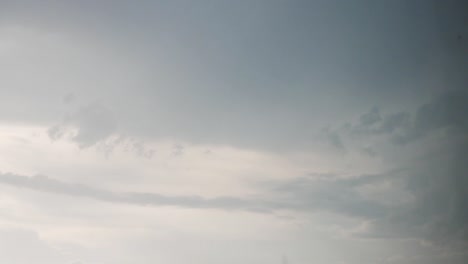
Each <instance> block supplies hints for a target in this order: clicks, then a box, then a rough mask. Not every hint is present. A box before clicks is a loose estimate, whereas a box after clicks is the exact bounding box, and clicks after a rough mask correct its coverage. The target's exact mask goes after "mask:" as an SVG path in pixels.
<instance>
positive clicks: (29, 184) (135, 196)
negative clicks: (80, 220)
mask: <svg viewBox="0 0 468 264" xmlns="http://www.w3.org/2000/svg"><path fill="white" fill-rule="evenodd" d="M0 182H1V183H3V184H9V185H13V186H16V187H21V188H28V189H31V190H37V191H43V192H49V193H56V194H64V195H71V196H79V197H87V198H92V199H96V200H100V201H105V202H113V203H129V204H135V205H147V206H180V207H189V208H213V209H223V210H248V211H267V210H268V206H267V205H266V203H262V202H257V201H253V200H245V199H241V198H236V197H227V196H226V197H216V198H202V197H200V196H195V195H193V196H167V195H161V194H157V193H135V192H128V193H117V192H112V191H107V190H102V189H98V188H93V187H90V186H86V185H82V184H70V183H65V182H61V181H59V180H55V179H52V178H49V177H47V176H33V177H27V176H20V175H16V174H11V173H2V174H0Z"/></svg>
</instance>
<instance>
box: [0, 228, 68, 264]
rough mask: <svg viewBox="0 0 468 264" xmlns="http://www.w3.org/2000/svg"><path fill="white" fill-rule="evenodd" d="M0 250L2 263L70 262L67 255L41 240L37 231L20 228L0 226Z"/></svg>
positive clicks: (58, 263) (52, 263)
mask: <svg viewBox="0 0 468 264" xmlns="http://www.w3.org/2000/svg"><path fill="white" fill-rule="evenodd" d="M0 252H1V253H0V262H1V263H15V264H30V263H50V264H63V263H69V260H67V257H65V256H64V255H63V254H62V253H61V252H60V251H59V250H57V249H55V248H53V247H51V246H50V245H48V244H47V243H46V242H45V241H43V240H41V239H40V237H39V236H38V234H37V233H36V232H34V231H31V230H25V229H19V228H0Z"/></svg>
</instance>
